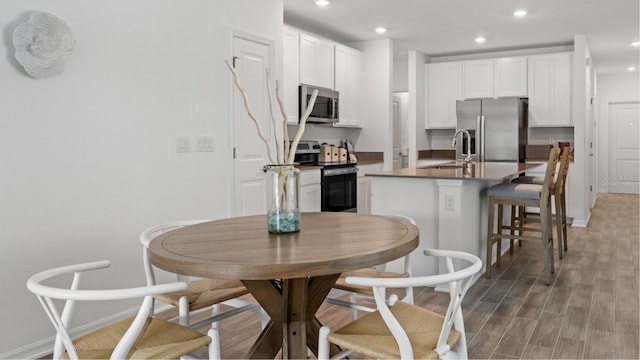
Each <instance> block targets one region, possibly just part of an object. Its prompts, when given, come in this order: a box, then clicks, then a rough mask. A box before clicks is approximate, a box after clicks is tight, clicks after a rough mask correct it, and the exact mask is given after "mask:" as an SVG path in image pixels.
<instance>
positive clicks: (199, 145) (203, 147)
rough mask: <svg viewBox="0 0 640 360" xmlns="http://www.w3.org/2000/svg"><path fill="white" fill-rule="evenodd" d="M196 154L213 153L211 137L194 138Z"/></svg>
mask: <svg viewBox="0 0 640 360" xmlns="http://www.w3.org/2000/svg"><path fill="white" fill-rule="evenodd" d="M196 151H197V152H213V136H196Z"/></svg>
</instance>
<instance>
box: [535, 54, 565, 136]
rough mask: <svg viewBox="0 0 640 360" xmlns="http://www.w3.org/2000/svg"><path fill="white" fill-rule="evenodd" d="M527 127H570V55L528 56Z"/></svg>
mask: <svg viewBox="0 0 640 360" xmlns="http://www.w3.org/2000/svg"><path fill="white" fill-rule="evenodd" d="M528 73H529V76H528V83H529V85H528V87H529V126H532V127H535V126H540V127H551V126H569V125H571V54H570V53H559V54H549V55H536V56H530V57H529V71H528Z"/></svg>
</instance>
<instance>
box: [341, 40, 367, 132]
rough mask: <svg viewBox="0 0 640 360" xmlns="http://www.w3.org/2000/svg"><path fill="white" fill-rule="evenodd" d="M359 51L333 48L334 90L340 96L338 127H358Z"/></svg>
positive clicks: (342, 47) (344, 47)
mask: <svg viewBox="0 0 640 360" xmlns="http://www.w3.org/2000/svg"><path fill="white" fill-rule="evenodd" d="M360 57H361V56H360V51H358V50H356V49H352V48H350V47H347V46H343V45H336V46H335V90H337V91H338V93H339V94H340V101H339V103H338V114H339V117H340V121H339V122H338V124H337V125H338V126H359V125H360V101H359V97H360V82H361V79H360Z"/></svg>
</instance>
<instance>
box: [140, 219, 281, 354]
mask: <svg viewBox="0 0 640 360" xmlns="http://www.w3.org/2000/svg"><path fill="white" fill-rule="evenodd" d="M206 221H207V220H183V221H173V222H168V223H164V224H160V225H155V226H152V227H150V228H148V229H146V230H144V231H143V232H142V233H141V234H140V242H141V243H142V245H143V252H142V260H143V264H144V269H145V274H146V279H147V285H155V284H156V276H155V271H154V268H155V267H154V266H153V264H152V263H151V261H150V259H149V244H150V243H151V241H152V240H153V239H155V238H156V237H158V236H160V235H162V234H164V233H166V232H168V231H171V230H175V229H179V228H182V227H184V226H189V225H195V224H199V223H203V222H206ZM176 276H177V280H178V281H184V282H186V283H187V284H188V287H187V288H186V289H185V290H183V291H179V292H171V293H164V294H158V295H156V296H154V298H155V300H158V301H160V302H163V303H165V304H170V305H172V306H175V307H177V308H178V323H180V324H181V325H184V326H189V327H191V328H194V329H196V328H200V327H202V326H204V325H208V324H211V327H212V328H214V329H216V332H215V333H214V334H215V335H216V336H217V334H218V331H217V328H218V322H219V321H221V320H224V319H226V318H229V317H231V316H234V315H237V314H240V313H242V312H245V311H247V310H251V311H255V312H257V313H258V314H259V315H260V317H261V324H262V328H264V326H265V325H266V324H267V322H268V321H269V317H268V315H267V314H266V313H265V312H264V310H262V308H261V307H260V305H258V304H257V303H249V302H247V301H243V300H241V299H238V297H240V296H244V295H246V294H249V290H247V288H245V287H244V285H242V283H241V282H240V281H239V280H226V279H203V278H191V277H189V276H184V275H179V274H176ZM221 304H224V305H226V306H228V307H231V310H227V311H225V312H221V311H220V305H221ZM209 310H210V311H211V315H210V316H209V317H207V318H205V319H203V320H201V321H198V322H196V323H192V322H191V320H190V318H191V315H193V314H196V313H198V314H200V313H201V312H202V311H209ZM217 340H218V339H214V341H215V342H216V345H215V346H218V350H217V351H218V353H219V352H220V349H219V345H218V344H219V341H217Z"/></svg>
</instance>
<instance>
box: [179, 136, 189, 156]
mask: <svg viewBox="0 0 640 360" xmlns="http://www.w3.org/2000/svg"><path fill="white" fill-rule="evenodd" d="M176 152H177V153H188V152H191V137H190V136H182V135H181V136H176Z"/></svg>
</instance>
